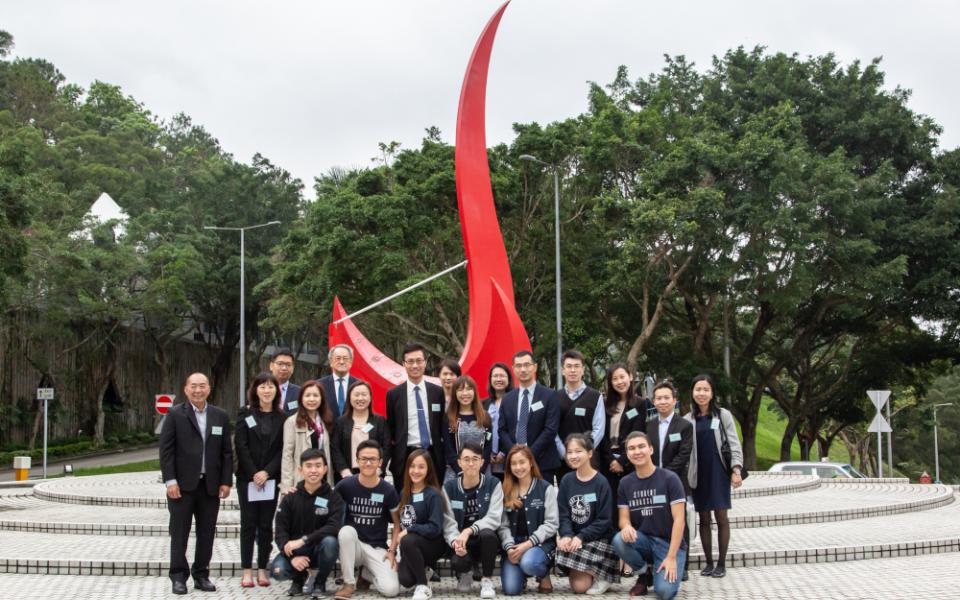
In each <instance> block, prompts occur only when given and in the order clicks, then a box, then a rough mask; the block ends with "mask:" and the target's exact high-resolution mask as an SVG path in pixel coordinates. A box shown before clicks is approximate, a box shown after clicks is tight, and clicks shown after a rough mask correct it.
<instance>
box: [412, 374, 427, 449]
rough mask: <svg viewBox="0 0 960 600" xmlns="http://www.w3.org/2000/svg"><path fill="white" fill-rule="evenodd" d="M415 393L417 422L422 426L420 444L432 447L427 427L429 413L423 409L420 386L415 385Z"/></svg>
mask: <svg viewBox="0 0 960 600" xmlns="http://www.w3.org/2000/svg"><path fill="white" fill-rule="evenodd" d="M413 395H414V397H415V398H416V399H417V423H418V425H419V426H420V445H421V446H423V447H424V448H425V449H426V448H429V447H430V429H428V428H427V413H426V412H425V411H424V410H423V400H422V399H421V398H420V386H418V385H415V386H413Z"/></svg>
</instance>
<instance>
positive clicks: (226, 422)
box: [160, 373, 233, 594]
mask: <svg viewBox="0 0 960 600" xmlns="http://www.w3.org/2000/svg"><path fill="white" fill-rule="evenodd" d="M183 392H184V394H185V395H186V397H187V400H188V402H183V403H181V404H177V405H176V406H174V407H173V408H171V409H170V412H169V413H168V414H167V417H166V419H164V421H163V429H162V430H161V432H160V470H161V472H162V475H163V481H164V483H165V484H166V486H167V508H168V509H169V511H170V580H171V581H172V582H173V593H174V594H186V593H187V576H188V575H190V574H191V573H192V575H193V586H194V588H196V589H198V590H201V591H204V592H215V591H216V590H217V588H216V586H215V585H213V582H211V581H210V557H211V556H212V555H213V536H214V534H215V533H216V530H217V515H218V513H219V512H220V499H221V498H226V497H227V496H228V495H230V487H231V486H232V485H233V446H232V442H231V441H230V419H229V417H227V413H226V412H224V411H223V410H221V409H219V408H217V407H216V406H211V405H210V404H209V403H208V402H207V399H208V398H209V397H210V380H209V379H207V376H206V375H204V374H203V373H194V374H192V375H190V376H189V377H187V381H186V384H185V385H184V387H183ZM194 519H196V521H197V536H196V537H197V543H196V549H195V554H194V558H193V569H192V571H191V569H190V565H189V563H188V562H187V541H188V539H189V538H190V527H191V524H192V522H193V520H194Z"/></svg>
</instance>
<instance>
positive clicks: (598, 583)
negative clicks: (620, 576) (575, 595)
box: [587, 579, 610, 596]
mask: <svg viewBox="0 0 960 600" xmlns="http://www.w3.org/2000/svg"><path fill="white" fill-rule="evenodd" d="M609 589H610V582H609V581H606V580H603V579H594V580H593V585H591V586H590V589H588V590H587V594H588V595H590V596H599V595H600V594H602V593H604V592H606V591H607V590H609Z"/></svg>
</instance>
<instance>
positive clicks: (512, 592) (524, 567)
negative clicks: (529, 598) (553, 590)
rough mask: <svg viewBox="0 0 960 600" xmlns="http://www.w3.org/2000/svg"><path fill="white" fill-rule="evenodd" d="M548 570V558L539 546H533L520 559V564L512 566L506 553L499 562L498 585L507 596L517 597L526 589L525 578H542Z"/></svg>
mask: <svg viewBox="0 0 960 600" xmlns="http://www.w3.org/2000/svg"><path fill="white" fill-rule="evenodd" d="M549 568H550V558H549V557H548V556H547V553H546V552H544V551H543V550H542V549H541V548H540V547H539V546H534V547H533V548H530V549H529V550H527V551H526V552H524V553H523V556H521V557H520V564H517V565H515V564H513V563H512V562H510V559H508V558H507V555H506V553H504V555H503V557H502V558H501V560H500V585H502V586H503V593H504V594H505V595H507V596H517V595H519V594H522V593H523V590H524V588H526V587H527V577H544V576H545V575H546V574H547V570H548V569H549Z"/></svg>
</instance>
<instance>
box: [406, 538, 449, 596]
mask: <svg viewBox="0 0 960 600" xmlns="http://www.w3.org/2000/svg"><path fill="white" fill-rule="evenodd" d="M446 552H447V543H446V542H445V541H444V540H443V538H442V537H439V538H436V539H432V540H431V539H429V538H425V537H423V536H422V535H419V534H416V533H408V534H406V535H405V536H403V539H401V540H400V564H399V565H398V566H397V577H398V579H399V580H400V585H402V586H403V587H413V586H415V585H427V566H428V565H434V564H436V562H437V560H438V559H439V558H441V557H442V556H443V555H444V554H446Z"/></svg>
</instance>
